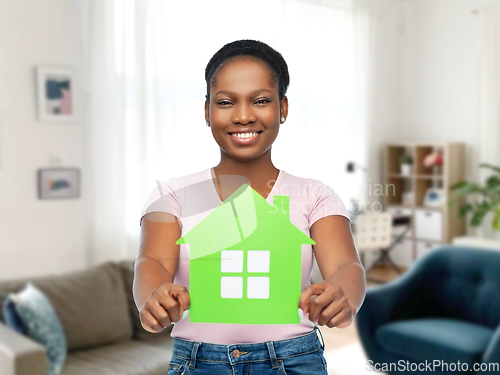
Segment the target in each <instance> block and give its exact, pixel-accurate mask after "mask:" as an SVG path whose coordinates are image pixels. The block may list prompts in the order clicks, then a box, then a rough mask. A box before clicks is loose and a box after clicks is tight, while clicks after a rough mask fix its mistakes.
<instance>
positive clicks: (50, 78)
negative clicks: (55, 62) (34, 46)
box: [36, 66, 77, 123]
mask: <svg viewBox="0 0 500 375" xmlns="http://www.w3.org/2000/svg"><path fill="white" fill-rule="evenodd" d="M36 80H37V97H38V120H39V121H40V122H45V123H74V122H75V121H76V120H77V105H76V97H77V95H76V70H75V69H73V68H64V67H51V66H37V67H36Z"/></svg>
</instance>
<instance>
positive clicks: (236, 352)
mask: <svg viewBox="0 0 500 375" xmlns="http://www.w3.org/2000/svg"><path fill="white" fill-rule="evenodd" d="M239 356H240V351H239V350H238V349H234V350H233V357H234V358H238V357H239Z"/></svg>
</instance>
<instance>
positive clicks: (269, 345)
mask: <svg viewBox="0 0 500 375" xmlns="http://www.w3.org/2000/svg"><path fill="white" fill-rule="evenodd" d="M266 345H267V350H268V351H269V357H271V365H272V366H273V370H274V369H277V368H278V359H277V358H276V353H275V352H274V345H273V342H272V341H266Z"/></svg>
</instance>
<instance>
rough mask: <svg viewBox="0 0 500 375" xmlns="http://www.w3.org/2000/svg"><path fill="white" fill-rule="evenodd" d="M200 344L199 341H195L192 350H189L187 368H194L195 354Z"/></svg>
mask: <svg viewBox="0 0 500 375" xmlns="http://www.w3.org/2000/svg"><path fill="white" fill-rule="evenodd" d="M200 345H201V342H199V341H196V342H195V343H194V345H193V350H192V351H191V362H189V368H190V369H191V370H194V368H195V366H196V354H197V353H198V347H199V346H200Z"/></svg>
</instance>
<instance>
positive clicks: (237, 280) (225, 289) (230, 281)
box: [220, 250, 271, 299]
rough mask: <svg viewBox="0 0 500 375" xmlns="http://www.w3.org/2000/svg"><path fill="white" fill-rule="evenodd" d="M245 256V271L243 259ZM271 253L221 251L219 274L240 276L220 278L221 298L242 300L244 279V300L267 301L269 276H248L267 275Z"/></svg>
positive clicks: (264, 251) (259, 251)
mask: <svg viewBox="0 0 500 375" xmlns="http://www.w3.org/2000/svg"><path fill="white" fill-rule="evenodd" d="M245 256H246V271H244V259H245ZM270 260H271V253H270V251H269V250H248V251H244V250H222V251H221V272H222V273H232V274H241V276H239V275H231V276H221V283H220V296H221V298H238V299H241V298H243V295H244V282H243V281H244V279H246V298H256V299H268V298H269V290H270V279H269V276H264V275H252V276H250V275H249V274H258V273H260V274H269V269H270V263H271V262H270Z"/></svg>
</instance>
